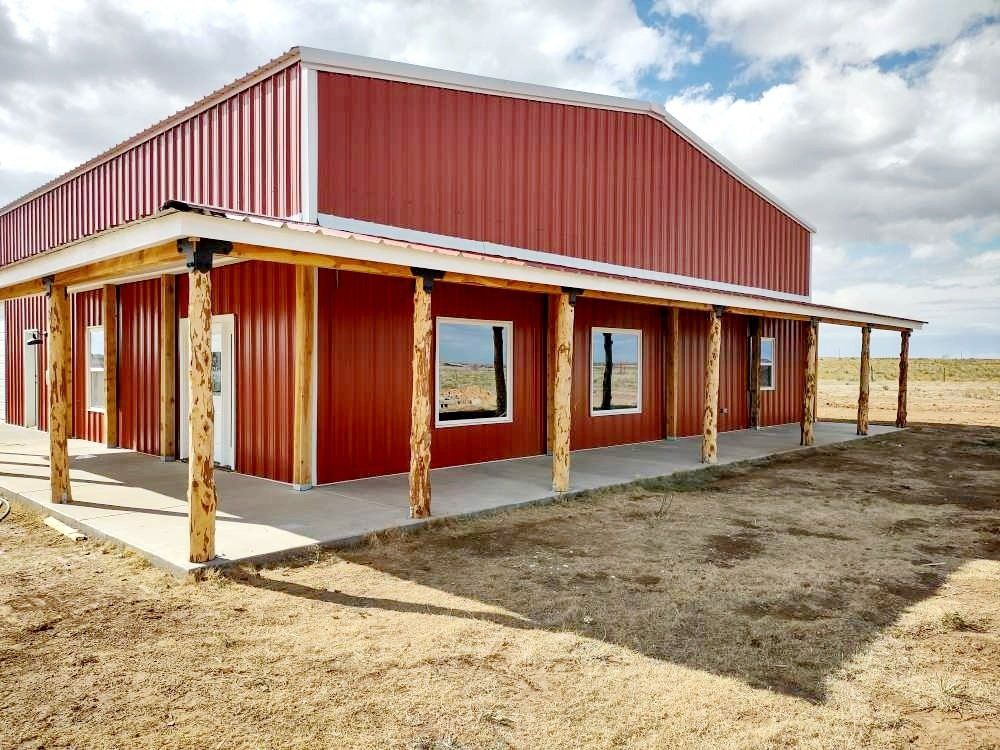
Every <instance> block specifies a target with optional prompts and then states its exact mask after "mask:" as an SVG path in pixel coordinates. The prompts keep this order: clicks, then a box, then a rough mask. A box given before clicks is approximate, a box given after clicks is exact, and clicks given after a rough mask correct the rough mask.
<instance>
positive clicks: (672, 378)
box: [665, 307, 681, 438]
mask: <svg viewBox="0 0 1000 750" xmlns="http://www.w3.org/2000/svg"><path fill="white" fill-rule="evenodd" d="M666 313H667V314H666V321H665V326H666V329H667V330H666V334H667V337H666V350H667V365H666V369H667V372H666V384H665V387H666V390H667V392H666V394H665V395H666V400H667V404H666V406H667V408H666V420H667V424H666V435H667V438H676V437H678V435H679V434H680V430H679V425H678V418H679V417H680V411H679V409H680V383H681V324H680V320H681V311H680V310H679V309H678V308H676V307H671V308H669V309H668V310H667V311H666Z"/></svg>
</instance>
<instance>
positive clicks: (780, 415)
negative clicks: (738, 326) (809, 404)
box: [760, 318, 808, 425]
mask: <svg viewBox="0 0 1000 750" xmlns="http://www.w3.org/2000/svg"><path fill="white" fill-rule="evenodd" d="M807 325H808V324H807V323H805V322H803V321H799V320H776V319H774V318H765V319H764V320H763V323H762V324H761V336H766V337H773V338H774V365H775V372H774V375H775V378H774V382H775V389H774V390H773V391H761V394H760V423H761V425H773V424H787V423H788V422H798V421H799V420H801V419H802V393H803V391H804V390H805V372H804V368H805V356H806V341H805V337H806V326H807Z"/></svg>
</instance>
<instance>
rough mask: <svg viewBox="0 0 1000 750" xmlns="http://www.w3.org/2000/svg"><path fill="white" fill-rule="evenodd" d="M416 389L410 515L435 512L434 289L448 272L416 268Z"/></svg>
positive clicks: (412, 415)
mask: <svg viewBox="0 0 1000 750" xmlns="http://www.w3.org/2000/svg"><path fill="white" fill-rule="evenodd" d="M413 275H414V276H415V277H416V278H415V279H414V285H413V371H412V377H413V389H412V391H411V397H410V518H426V517H427V516H429V515H430V514H431V414H432V411H431V410H432V407H431V391H432V387H433V383H432V378H431V347H432V345H433V342H434V335H433V329H434V326H433V318H432V316H431V292H432V291H433V290H434V281H435V280H436V279H439V278H441V277H442V276H443V275H444V274H443V273H442V272H441V271H430V270H427V269H423V268H414V269H413Z"/></svg>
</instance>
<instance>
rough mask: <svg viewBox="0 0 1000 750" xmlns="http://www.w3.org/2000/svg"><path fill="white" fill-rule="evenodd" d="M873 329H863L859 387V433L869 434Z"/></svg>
mask: <svg viewBox="0 0 1000 750" xmlns="http://www.w3.org/2000/svg"><path fill="white" fill-rule="evenodd" d="M871 341H872V329H871V328H870V327H869V326H865V327H864V328H862V329H861V386H860V388H859V389H858V434H859V435H867V434H868V392H869V390H870V387H871V375H872V365H871V348H872V345H871Z"/></svg>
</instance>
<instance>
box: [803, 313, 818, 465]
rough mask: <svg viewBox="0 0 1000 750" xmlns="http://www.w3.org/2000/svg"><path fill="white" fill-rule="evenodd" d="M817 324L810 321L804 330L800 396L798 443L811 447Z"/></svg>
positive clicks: (814, 416) (814, 440) (814, 405)
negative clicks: (800, 415)
mask: <svg viewBox="0 0 1000 750" xmlns="http://www.w3.org/2000/svg"><path fill="white" fill-rule="evenodd" d="M818 328H819V322H818V321H816V320H810V321H809V325H808V327H807V328H806V361H805V366H806V376H805V389H804V392H803V394H802V430H801V439H800V441H799V442H800V443H801V444H802V445H813V444H814V443H815V442H816V437H815V432H814V427H815V424H816V330H817V329H818Z"/></svg>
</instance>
